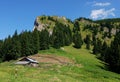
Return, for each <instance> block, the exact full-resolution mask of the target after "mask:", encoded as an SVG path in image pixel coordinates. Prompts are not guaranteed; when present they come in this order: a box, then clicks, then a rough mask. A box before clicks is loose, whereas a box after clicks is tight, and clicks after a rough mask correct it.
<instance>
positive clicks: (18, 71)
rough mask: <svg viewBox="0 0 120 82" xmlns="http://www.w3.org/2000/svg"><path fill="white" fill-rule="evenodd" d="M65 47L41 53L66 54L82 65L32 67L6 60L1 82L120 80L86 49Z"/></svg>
mask: <svg viewBox="0 0 120 82" xmlns="http://www.w3.org/2000/svg"><path fill="white" fill-rule="evenodd" d="M64 48H65V51H62V50H56V49H52V48H51V49H50V50H44V51H40V52H39V53H40V54H54V55H61V56H66V57H69V58H71V59H73V60H74V61H75V62H76V64H82V66H80V67H79V66H76V65H67V66H59V65H53V66H50V67H44V66H43V67H40V68H31V67H27V66H18V65H14V64H13V62H14V61H11V62H4V63H1V64H0V82H120V74H116V73H113V72H110V71H106V70H105V69H102V68H104V65H103V64H102V63H101V61H99V60H98V59H96V58H95V56H94V55H93V54H90V53H89V51H87V50H86V49H84V48H82V49H74V48H72V47H71V46H69V47H64Z"/></svg>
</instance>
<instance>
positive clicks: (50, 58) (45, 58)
mask: <svg viewBox="0 0 120 82" xmlns="http://www.w3.org/2000/svg"><path fill="white" fill-rule="evenodd" d="M29 57H30V58H32V59H35V60H37V61H38V62H39V63H51V64H60V65H61V64H62V65H66V64H73V63H74V62H73V61H72V60H70V59H68V58H66V57H63V56H55V55H41V54H36V55H32V56H29Z"/></svg>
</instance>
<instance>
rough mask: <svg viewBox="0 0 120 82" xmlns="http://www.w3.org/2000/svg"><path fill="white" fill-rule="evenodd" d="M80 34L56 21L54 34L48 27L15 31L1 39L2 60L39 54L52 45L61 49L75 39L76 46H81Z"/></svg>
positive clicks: (0, 53) (0, 56) (0, 59)
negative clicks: (40, 29) (39, 29)
mask: <svg viewBox="0 0 120 82" xmlns="http://www.w3.org/2000/svg"><path fill="white" fill-rule="evenodd" d="M79 35H80V34H79V33H78V32H77V31H76V32H75V33H74V40H73V34H72V31H71V29H70V28H69V25H64V24H62V23H58V22H57V23H56V24H55V27H54V29H53V32H52V34H50V33H49V32H48V30H47V29H44V30H42V31H38V30H37V29H34V31H32V32H31V31H23V32H21V33H20V34H18V33H17V31H15V33H14V34H13V36H8V37H7V38H6V39H4V40H0V61H1V62H2V61H9V60H15V59H17V58H19V57H23V56H29V55H33V54H37V53H38V51H39V50H46V49H49V48H50V47H53V48H56V49H59V48H60V47H62V46H69V45H70V44H71V43H72V42H73V41H74V43H75V47H77V48H80V47H81V44H80V45H79V46H78V45H77V46H76V44H77V43H76V41H77V42H78V43H79V40H78V39H77V37H78V38H81V37H80V36H79Z"/></svg>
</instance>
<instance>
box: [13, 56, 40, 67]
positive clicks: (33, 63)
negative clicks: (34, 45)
mask: <svg viewBox="0 0 120 82" xmlns="http://www.w3.org/2000/svg"><path fill="white" fill-rule="evenodd" d="M15 64H18V65H30V66H33V67H37V66H38V61H36V60H34V59H31V58H29V57H24V58H22V59H20V60H19V61H18V62H16V63H15Z"/></svg>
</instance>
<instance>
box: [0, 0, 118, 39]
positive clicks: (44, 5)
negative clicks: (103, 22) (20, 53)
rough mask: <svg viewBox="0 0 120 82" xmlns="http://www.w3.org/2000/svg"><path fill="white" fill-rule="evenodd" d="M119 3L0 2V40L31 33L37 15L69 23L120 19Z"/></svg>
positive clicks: (81, 0) (112, 0)
mask: <svg viewBox="0 0 120 82" xmlns="http://www.w3.org/2000/svg"><path fill="white" fill-rule="evenodd" d="M119 5H120V0H0V39H5V38H6V37H7V36H8V35H13V34H14V32H15V30H17V31H18V33H20V32H22V31H24V30H31V31H32V29H33V27H34V21H35V19H36V17H37V16H41V15H49V16H54V15H57V16H65V17H67V18H69V19H71V20H74V19H76V18H79V17H86V18H90V19H93V20H98V19H105V18H119V17H120V6H119Z"/></svg>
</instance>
